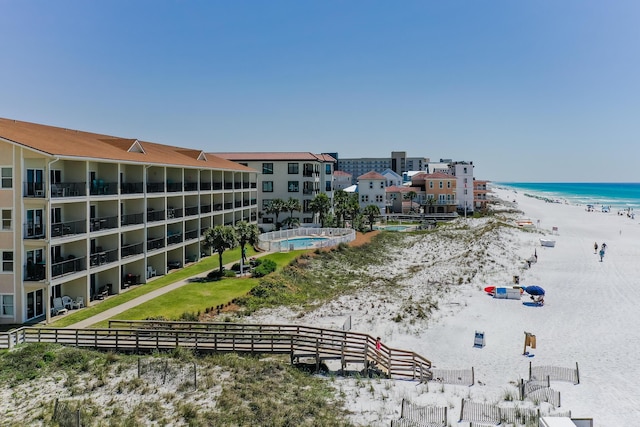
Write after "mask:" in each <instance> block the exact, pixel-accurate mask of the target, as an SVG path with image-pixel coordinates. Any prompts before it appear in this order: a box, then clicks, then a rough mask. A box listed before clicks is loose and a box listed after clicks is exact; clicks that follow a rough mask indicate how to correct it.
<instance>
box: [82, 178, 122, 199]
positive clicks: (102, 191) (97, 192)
mask: <svg viewBox="0 0 640 427" xmlns="http://www.w3.org/2000/svg"><path fill="white" fill-rule="evenodd" d="M89 194H90V195H92V196H103V195H113V194H118V183H117V182H104V181H103V180H102V179H94V180H93V181H91V188H90V189H89Z"/></svg>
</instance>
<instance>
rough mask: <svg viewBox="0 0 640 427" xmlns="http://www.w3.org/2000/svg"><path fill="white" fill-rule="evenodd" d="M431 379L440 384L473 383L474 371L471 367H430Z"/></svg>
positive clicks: (470, 384) (467, 384)
mask: <svg viewBox="0 0 640 427" xmlns="http://www.w3.org/2000/svg"><path fill="white" fill-rule="evenodd" d="M431 373H432V374H433V381H437V382H439V383H442V384H454V385H466V386H472V385H474V384H475V371H474V369H473V367H472V368H471V369H432V370H431Z"/></svg>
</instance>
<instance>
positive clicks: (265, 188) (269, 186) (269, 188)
mask: <svg viewBox="0 0 640 427" xmlns="http://www.w3.org/2000/svg"><path fill="white" fill-rule="evenodd" d="M262 192H264V193H273V181H262Z"/></svg>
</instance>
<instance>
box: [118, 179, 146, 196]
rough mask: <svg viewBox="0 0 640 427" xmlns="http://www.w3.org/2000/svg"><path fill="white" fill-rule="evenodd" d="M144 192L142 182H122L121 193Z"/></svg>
mask: <svg viewBox="0 0 640 427" xmlns="http://www.w3.org/2000/svg"><path fill="white" fill-rule="evenodd" d="M141 193H144V184H143V183H142V182H123V183H122V184H120V194H141Z"/></svg>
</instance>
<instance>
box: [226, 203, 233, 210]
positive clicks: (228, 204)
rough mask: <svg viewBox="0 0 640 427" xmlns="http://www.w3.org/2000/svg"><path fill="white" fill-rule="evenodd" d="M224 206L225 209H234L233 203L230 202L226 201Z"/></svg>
mask: <svg viewBox="0 0 640 427" xmlns="http://www.w3.org/2000/svg"><path fill="white" fill-rule="evenodd" d="M224 208H225V209H233V203H231V202H229V203H225V204H224Z"/></svg>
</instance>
